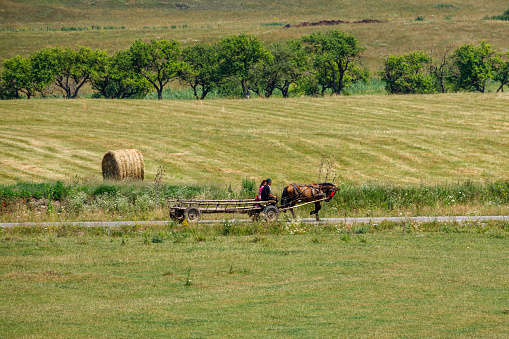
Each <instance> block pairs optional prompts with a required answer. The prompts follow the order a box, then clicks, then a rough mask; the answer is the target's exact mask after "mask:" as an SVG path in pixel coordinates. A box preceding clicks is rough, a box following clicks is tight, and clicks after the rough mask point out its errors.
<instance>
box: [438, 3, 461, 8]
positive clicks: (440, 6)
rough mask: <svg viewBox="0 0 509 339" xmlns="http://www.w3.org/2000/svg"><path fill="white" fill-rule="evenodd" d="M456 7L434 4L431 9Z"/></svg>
mask: <svg viewBox="0 0 509 339" xmlns="http://www.w3.org/2000/svg"><path fill="white" fill-rule="evenodd" d="M455 7H456V6H454V5H452V4H436V5H433V8H455Z"/></svg>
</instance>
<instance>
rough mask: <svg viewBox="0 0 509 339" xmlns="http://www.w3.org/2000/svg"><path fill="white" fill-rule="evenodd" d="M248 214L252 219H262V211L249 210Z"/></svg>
mask: <svg viewBox="0 0 509 339" xmlns="http://www.w3.org/2000/svg"><path fill="white" fill-rule="evenodd" d="M248 215H249V217H250V218H251V220H252V221H258V220H259V219H260V211H252V212H248Z"/></svg>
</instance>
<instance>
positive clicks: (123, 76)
mask: <svg viewBox="0 0 509 339" xmlns="http://www.w3.org/2000/svg"><path fill="white" fill-rule="evenodd" d="M128 63H129V57H128V53H127V51H119V52H118V53H116V54H115V55H114V56H112V57H108V60H107V62H106V67H104V68H103V69H101V70H100V71H98V72H97V73H96V74H95V75H94V76H93V77H92V78H91V83H92V88H93V89H95V90H96V91H98V95H96V96H98V97H103V98H108V99H128V98H144V97H145V96H146V95H147V94H148V92H149V91H150V89H151V88H152V85H151V84H150V83H149V82H148V80H147V79H145V78H144V77H142V76H141V75H139V74H137V73H135V72H133V71H132V70H130V69H129V67H127V66H126V65H127V64H128Z"/></svg>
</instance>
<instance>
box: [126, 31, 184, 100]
mask: <svg viewBox="0 0 509 339" xmlns="http://www.w3.org/2000/svg"><path fill="white" fill-rule="evenodd" d="M128 53H129V63H128V65H126V66H127V67H128V68H129V69H132V70H134V71H135V72H136V73H138V74H139V75H141V76H142V77H144V78H145V79H147V81H148V82H150V84H151V85H152V86H153V87H154V88H155V90H156V91H157V98H158V99H159V100H161V99H162V98H163V89H164V87H165V86H166V85H167V84H168V83H169V82H170V81H172V80H173V79H175V78H176V77H177V73H178V71H179V69H180V68H181V63H180V61H179V60H178V59H179V56H180V53H181V49H180V42H178V41H177V40H170V41H168V40H151V41H150V42H149V43H146V42H143V41H142V40H137V41H135V42H134V43H133V44H132V45H131V46H130V47H129V50H128ZM124 70H125V71H128V69H124Z"/></svg>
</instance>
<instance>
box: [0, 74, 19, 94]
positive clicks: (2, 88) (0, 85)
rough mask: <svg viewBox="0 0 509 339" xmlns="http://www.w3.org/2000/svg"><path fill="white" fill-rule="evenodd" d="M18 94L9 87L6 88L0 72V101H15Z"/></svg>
mask: <svg viewBox="0 0 509 339" xmlns="http://www.w3.org/2000/svg"><path fill="white" fill-rule="evenodd" d="M17 98H19V93H18V92H16V91H15V90H14V89H13V88H12V87H11V86H8V85H7V84H6V83H5V81H4V77H3V72H2V71H0V100H8V99H17Z"/></svg>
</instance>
